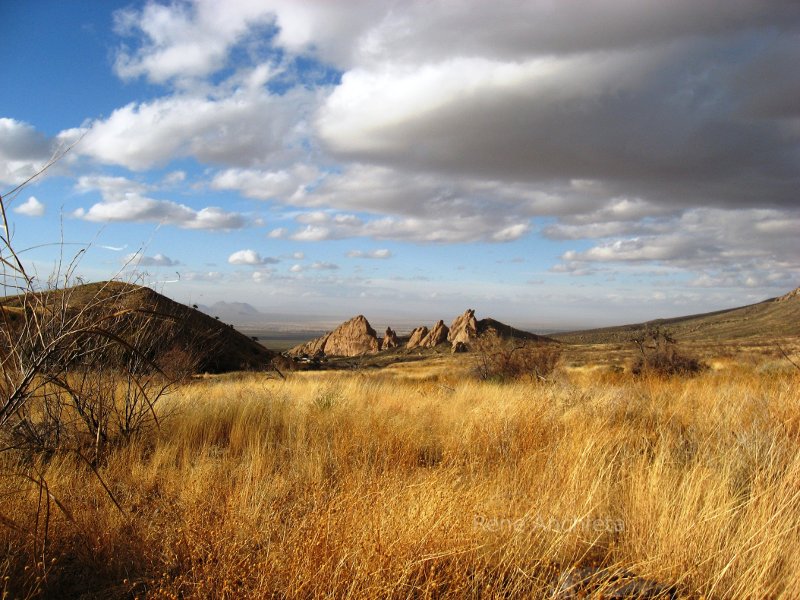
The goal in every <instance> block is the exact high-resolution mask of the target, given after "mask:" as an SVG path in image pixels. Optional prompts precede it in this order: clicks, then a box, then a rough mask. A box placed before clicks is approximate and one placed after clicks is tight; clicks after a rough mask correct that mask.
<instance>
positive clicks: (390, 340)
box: [381, 327, 400, 350]
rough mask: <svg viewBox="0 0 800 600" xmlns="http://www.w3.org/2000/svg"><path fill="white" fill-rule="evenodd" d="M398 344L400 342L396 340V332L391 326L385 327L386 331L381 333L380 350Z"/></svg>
mask: <svg viewBox="0 0 800 600" xmlns="http://www.w3.org/2000/svg"><path fill="white" fill-rule="evenodd" d="M399 345H400V344H399V343H398V341H397V333H396V332H395V331H394V329H392V328H391V327H387V328H386V333H384V334H383V339H382V340H381V350H389V349H391V348H397V346H399Z"/></svg>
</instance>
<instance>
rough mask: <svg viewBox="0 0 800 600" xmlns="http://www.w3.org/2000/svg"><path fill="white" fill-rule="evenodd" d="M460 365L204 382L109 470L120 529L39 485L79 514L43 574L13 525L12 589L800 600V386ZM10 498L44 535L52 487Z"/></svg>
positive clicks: (747, 377) (78, 484) (10, 489)
mask: <svg viewBox="0 0 800 600" xmlns="http://www.w3.org/2000/svg"><path fill="white" fill-rule="evenodd" d="M446 362H447V361H444V362H443V363H441V364H439V365H437V364H433V365H426V364H424V363H420V364H416V365H414V364H412V365H408V366H405V367H398V368H397V369H390V370H381V371H376V372H370V373H360V372H355V373H349V374H344V375H343V374H335V373H314V374H295V375H293V376H291V377H290V378H289V379H288V380H287V381H280V380H275V379H266V378H265V377H264V376H261V375H236V376H226V377H218V378H210V379H206V380H200V381H196V382H194V383H192V384H189V385H186V386H184V387H183V388H181V389H180V390H179V391H178V392H177V393H175V394H174V395H172V396H170V397H168V398H167V399H165V400H164V402H163V404H162V410H163V411H165V412H169V413H170V416H169V417H168V418H165V419H164V420H163V422H162V427H161V430H160V431H157V432H150V433H147V434H145V435H144V436H142V437H141V438H140V439H138V440H136V441H135V442H133V443H131V444H129V445H127V446H125V447H121V448H119V449H117V450H115V451H113V452H112V453H111V455H110V456H109V458H108V460H107V462H106V463H105V464H104V465H102V466H101V468H100V474H101V475H102V477H103V479H104V481H105V482H106V483H107V484H108V485H109V487H110V489H111V490H112V492H113V494H114V497H115V498H116V500H117V501H118V502H119V504H120V505H121V507H122V509H123V512H122V513H121V512H120V511H119V510H117V508H115V506H114V504H113V503H112V502H111V501H110V499H109V498H108V496H107V495H105V494H104V492H103V490H102V488H101V485H100V483H99V481H98V480H97V478H96V477H94V475H93V474H92V473H91V471H90V470H89V469H88V468H87V467H86V466H85V465H82V464H80V463H79V462H78V461H76V460H75V459H74V457H59V456H56V457H54V458H52V459H51V460H50V462H49V463H48V464H47V465H46V466H45V465H43V466H42V469H43V470H44V471H45V478H46V480H47V482H48V485H49V488H50V491H51V492H52V494H53V495H54V496H55V497H56V498H58V500H59V501H60V502H61V503H62V505H63V506H64V507H65V508H66V509H67V510H68V512H69V517H68V516H67V514H66V513H65V512H63V511H61V510H59V509H58V508H56V507H53V508H51V514H50V523H49V531H48V547H47V548H45V549H44V551H42V548H41V547H37V548H36V550H37V553H38V554H37V555H36V556H33V555H32V552H33V542H32V538H29V537H27V536H26V535H25V534H24V533H23V532H20V531H15V530H13V529H11V528H9V527H2V526H0V535H1V536H2V538H1V539H0V541H1V542H2V544H3V548H7V551H6V552H5V553H4V558H3V559H0V560H2V562H0V577H3V576H6V577H9V579H8V580H7V582H6V586H7V587H8V589H9V591H11V592H13V595H19V594H22V593H23V592H24V590H25V589H32V588H33V587H35V586H34V583H35V578H36V577H44V579H43V583H42V586H43V589H44V590H45V592H46V593H47V594H49V595H51V596H53V597H61V595H64V596H68V595H77V594H79V593H80V592H82V591H86V590H90V589H91V590H93V591H94V592H95V593H96V594H97V595H98V596H99V597H129V596H130V595H133V596H137V595H138V596H142V597H144V596H149V597H191V598H215V597H216V598H239V597H251V598H263V597H270V596H277V597H323V596H324V597H344V596H354V597H403V598H405V597H436V596H442V595H448V596H452V597H482V598H491V597H509V596H526V595H527V596H531V597H545V596H547V595H548V594H550V593H551V591H552V589H553V587H554V586H555V585H556V584H557V580H558V577H559V574H561V573H563V572H564V570H565V569H567V568H568V567H570V566H573V565H603V566H611V567H618V568H621V569H626V570H628V571H631V572H633V573H636V574H637V575H640V576H642V577H645V578H648V579H652V580H654V581H659V582H663V583H667V584H670V585H676V586H677V588H678V590H679V591H680V593H681V595H682V596H687V597H700V596H705V597H707V598H732V597H736V598H739V597H752V598H764V597H784V598H793V597H797V596H798V594H800V557H798V556H797V555H796V553H794V552H792V549H793V548H797V547H798V544H799V543H800V530H799V529H800V453H799V452H798V446H799V445H800V397H799V395H798V393H797V389H798V387H797V384H798V378H797V376H796V374H794V373H791V372H786V371H781V372H779V373H777V374H776V373H774V372H771V373H767V374H765V373H763V372H759V371H758V370H757V369H723V370H719V371H708V372H706V373H704V374H702V375H700V376H698V377H695V378H692V379H686V380H682V379H642V380H634V379H631V378H629V377H628V376H625V375H621V374H617V373H612V372H608V373H600V372H597V371H592V370H590V369H584V370H581V369H576V370H575V371H574V372H573V373H571V374H564V373H562V374H561V375H559V376H558V377H555V378H554V379H553V380H552V381H551V382H549V383H545V384H538V385H529V384H505V385H503V384H490V383H476V382H472V381H470V380H468V379H464V378H463V377H461V376H460V375H459V374H458V373H456V372H454V371H453V370H452V369H448V368H446ZM443 365H444V367H443ZM5 460H7V461H8V460H10V459H9V458H8V457H7V458H6V459H5ZM0 485H2V488H0V494H2V502H3V504H2V506H3V508H2V510H0V512H1V513H2V514H3V515H4V516H5V517H7V518H9V519H11V520H13V521H14V522H15V523H16V524H17V525H18V526H20V527H21V528H22V529H23V530H25V531H32V530H33V529H34V528H35V523H34V520H33V519H34V515H35V507H36V503H37V502H38V497H39V489H38V487H36V486H33V485H21V484H20V481H19V480H18V479H14V478H13V477H6V478H5V479H3V480H2V482H0ZM70 517H71V520H70ZM39 555H41V557H39ZM37 562H42V563H43V564H41V565H37V564H36V563H37ZM26 567H27V570H26Z"/></svg>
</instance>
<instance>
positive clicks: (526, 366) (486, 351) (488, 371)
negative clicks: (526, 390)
mask: <svg viewBox="0 0 800 600" xmlns="http://www.w3.org/2000/svg"><path fill="white" fill-rule="evenodd" d="M473 349H474V351H475V367H474V369H473V373H474V375H475V377H476V378H477V379H479V380H481V381H491V380H493V381H508V380H520V379H524V380H530V381H546V380H547V378H548V377H549V376H550V375H551V374H552V373H553V371H554V370H555V368H556V366H557V365H558V362H559V360H560V359H561V348H560V347H559V346H558V345H557V344H552V343H548V344H545V343H541V342H531V341H527V340H504V339H502V338H501V337H499V336H498V335H496V334H494V333H489V334H485V335H483V336H482V337H480V338H479V339H478V340H477V341H476V342H475V343H474V344H473Z"/></svg>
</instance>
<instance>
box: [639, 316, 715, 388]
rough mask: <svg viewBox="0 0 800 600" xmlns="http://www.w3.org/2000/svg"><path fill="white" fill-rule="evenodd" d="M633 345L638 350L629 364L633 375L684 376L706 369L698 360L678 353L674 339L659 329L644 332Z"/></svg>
mask: <svg viewBox="0 0 800 600" xmlns="http://www.w3.org/2000/svg"><path fill="white" fill-rule="evenodd" d="M633 343H634V344H635V345H636V348H637V350H638V353H637V355H636V357H635V358H634V359H633V362H632V363H631V372H632V373H633V374H634V375H656V376H662V377H666V376H671V375H682V376H686V375H694V374H696V373H699V372H700V371H703V370H704V369H706V368H707V365H706V364H705V363H703V362H702V361H701V360H700V359H698V358H695V357H693V356H688V355H686V354H683V353H682V352H680V351H679V350H678V348H677V341H676V340H675V338H673V337H672V336H671V335H670V334H669V332H667V331H665V330H663V329H661V328H658V327H656V328H654V329H647V330H645V332H644V333H643V334H642V335H640V336H638V337H636V338H634V340H633Z"/></svg>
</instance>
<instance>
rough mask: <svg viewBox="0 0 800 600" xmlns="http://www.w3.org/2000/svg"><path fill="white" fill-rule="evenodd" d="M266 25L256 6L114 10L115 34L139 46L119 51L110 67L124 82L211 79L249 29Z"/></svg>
mask: <svg viewBox="0 0 800 600" xmlns="http://www.w3.org/2000/svg"><path fill="white" fill-rule="evenodd" d="M270 20H271V15H270V12H269V9H268V7H266V6H265V5H263V4H262V3H259V2H237V3H235V4H224V5H223V4H219V3H218V2H195V3H188V2H183V3H175V4H172V5H162V4H157V3H155V2H152V3H148V4H146V5H145V6H144V8H143V9H142V10H141V11H135V10H130V9H129V10H122V11H118V12H117V13H116V14H115V29H116V30H117V32H118V33H120V34H122V35H127V36H130V37H134V36H135V37H139V38H140V40H139V44H140V47H139V48H138V49H136V50H135V51H130V50H128V49H125V48H123V49H121V50H120V51H119V53H118V54H117V57H116V61H115V64H114V68H115V70H116V72H117V74H118V75H119V76H120V77H123V78H125V79H131V78H135V77H139V76H142V75H144V76H146V77H147V78H148V79H149V80H150V81H153V82H155V83H164V82H166V81H168V80H170V79H172V78H176V77H177V78H191V77H202V76H206V75H210V74H211V73H213V72H215V71H216V70H218V69H220V68H221V67H223V66H224V65H225V63H226V62H227V53H228V50H229V49H230V47H231V46H232V45H233V44H235V42H236V41H237V40H238V39H240V38H242V37H243V36H244V35H245V34H246V33H247V30H248V28H249V27H251V26H254V25H258V24H263V23H268V22H269V21H270Z"/></svg>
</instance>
